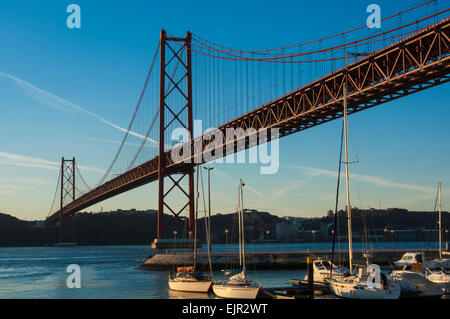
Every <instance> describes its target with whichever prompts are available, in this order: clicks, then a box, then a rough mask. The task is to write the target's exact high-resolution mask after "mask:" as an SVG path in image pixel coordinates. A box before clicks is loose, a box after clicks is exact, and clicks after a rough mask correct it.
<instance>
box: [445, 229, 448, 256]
mask: <svg viewBox="0 0 450 319" xmlns="http://www.w3.org/2000/svg"><path fill="white" fill-rule="evenodd" d="M445 250H447V251H448V229H446V230H445Z"/></svg>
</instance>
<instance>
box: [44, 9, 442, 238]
mask: <svg viewBox="0 0 450 319" xmlns="http://www.w3.org/2000/svg"><path fill="white" fill-rule="evenodd" d="M434 3H435V1H428V2H425V3H423V4H420V5H418V6H416V7H414V8H410V9H408V10H405V11H403V12H401V13H398V14H396V15H393V16H390V17H387V18H385V19H383V20H381V21H382V22H383V24H384V25H386V24H388V23H389V22H393V21H395V20H397V23H396V25H395V26H393V27H391V28H383V29H372V28H368V26H362V27H360V28H356V29H353V30H350V31H347V32H343V33H340V34H337V35H333V36H329V37H326V38H324V39H320V40H315V41H309V42H306V43H302V44H296V45H292V46H287V47H284V48H277V49H266V50H256V51H245V50H236V49H232V48H228V47H226V46H223V45H219V44H216V43H213V42H211V41H208V40H205V39H203V38H201V37H199V36H197V35H193V34H191V33H190V32H188V33H186V36H185V37H183V38H179V37H175V36H172V35H170V34H168V33H166V32H165V31H164V30H163V31H161V36H160V41H159V43H158V46H157V49H156V52H155V54H154V57H153V61H152V63H151V67H150V70H149V72H148V76H147V78H146V81H145V84H144V88H143V90H142V92H141V94H140V97H139V100H138V103H137V106H136V108H135V111H134V113H133V116H132V119H131V121H130V124H129V126H128V129H127V132H126V133H125V135H124V138H123V140H122V143H121V145H120V147H119V149H118V151H117V153H116V155H115V156H114V158H113V160H112V163H111V165H110V166H109V168H108V169H107V170H106V172H105V174H104V176H103V177H102V178H101V179H100V181H99V182H98V183H97V184H96V185H95V186H93V187H91V186H89V185H88V183H86V181H85V179H84V178H83V176H82V175H81V172H80V171H79V169H78V166H77V165H76V162H75V159H73V160H70V161H67V160H65V159H64V158H63V159H62V162H61V172H60V176H59V180H58V183H57V185H58V186H57V190H56V192H55V197H54V200H53V204H52V208H51V209H50V213H49V216H48V217H47V219H46V222H45V224H46V226H54V225H59V231H60V232H59V236H60V238H59V240H60V241H61V240H62V239H63V227H62V225H63V223H62V222H63V219H65V218H66V217H68V216H73V215H74V214H75V213H76V212H78V211H80V210H82V209H85V208H87V207H89V206H91V205H94V204H96V203H99V202H101V201H103V200H105V199H108V198H111V197H114V196H116V195H119V194H122V193H124V192H127V191H129V190H132V189H134V188H137V187H139V186H142V185H145V184H148V183H151V182H155V181H158V229H157V236H158V238H162V237H164V228H165V226H166V225H164V222H163V217H164V214H165V213H169V214H170V215H172V216H173V218H172V220H180V216H181V215H182V214H186V213H187V215H188V221H189V222H188V225H187V228H188V230H192V228H193V225H194V208H195V207H194V194H195V191H194V170H195V168H196V165H200V164H203V163H205V162H207V161H209V160H210V159H208V158H204V157H203V156H202V155H203V154H205V153H206V152H208V153H209V154H213V159H215V158H220V157H222V156H224V154H226V155H230V152H231V153H237V152H240V151H243V150H245V149H248V148H251V147H254V146H256V145H259V144H261V143H266V142H270V141H271V140H272V139H274V138H281V137H284V136H287V135H290V134H293V133H296V132H300V131H303V130H305V129H308V128H310V127H314V126H317V125H320V124H323V123H326V122H329V121H332V120H334V119H338V118H340V117H342V116H343V98H344V93H345V91H346V93H347V100H348V113H349V114H352V113H355V112H359V111H362V110H366V109H368V108H371V107H373V106H376V105H380V104H383V103H386V102H389V101H392V100H395V99H398V98H401V97H404V96H407V95H410V94H414V93H418V92H420V91H422V90H425V89H427V88H431V87H434V86H437V85H440V84H444V83H446V82H448V81H449V80H450V76H449V74H450V63H449V61H450V56H449V55H450V19H449V18H448V17H447V15H448V11H449V10H450V9H447V8H446V9H444V10H441V11H438V10H437V8H436V7H435V8H434V9H435V10H434V13H433V14H431V15H429V14H427V15H426V16H424V17H417V15H418V14H417V12H418V11H419V10H420V9H421V8H422V9H423V8H425V7H427V6H430V5H432V4H434ZM427 13H428V11H427ZM394 18H397V19H394ZM404 20H408V21H404ZM349 52H353V53H351V54H349ZM354 52H356V54H355V53H354ZM158 57H159V64H160V72H159V74H158V73H157V72H154V71H153V69H154V66H155V64H156V61H157V60H158ZM356 57H357V59H356ZM348 59H352V60H353V61H350V63H348V62H349V61H348ZM303 83H307V84H303ZM264 101H270V102H268V103H264ZM150 112H151V113H150ZM152 114H154V115H153V117H152V116H151V115H152ZM194 118H196V119H202V120H203V123H204V124H206V125H207V126H208V127H214V128H215V131H219V132H221V133H223V134H222V135H221V136H223V139H220V140H215V141H214V142H215V143H210V142H211V134H210V133H205V134H202V133H200V134H199V133H197V134H195V130H194V129H195V128H194ZM139 119H141V123H140V124H138V123H139ZM142 119H144V120H142ZM146 121H150V122H146ZM139 125H141V126H142V128H141V130H140V131H141V132H140V133H139V132H138V131H139V130H138V126H139ZM179 127H182V128H184V129H185V130H186V131H187V132H189V134H190V135H189V136H190V137H192V139H188V140H187V141H185V142H184V144H182V145H184V146H186V145H187V146H188V149H189V150H190V152H186V153H183V155H182V157H181V158H180V159H178V160H174V159H173V156H171V154H172V150H173V149H174V148H173V146H172V145H171V143H172V142H173V141H172V140H171V136H170V133H171V132H172V131H173V130H174V129H175V128H179ZM271 128H276V129H278V131H279V134H278V135H277V136H271V135H270V134H269V135H267V137H266V138H265V139H259V140H256V143H255V142H254V141H255V140H254V139H252V136H253V135H255V134H259V133H260V132H262V131H265V130H267V129H271ZM227 129H235V130H236V129H242V131H244V132H245V133H244V134H243V135H240V136H233V137H232V138H227ZM132 138H134V139H138V140H139V141H140V143H137V146H138V148H137V151H136V153H135V155H134V156H132V157H128V156H126V155H124V153H126V151H124V150H125V149H126V148H127V147H130V145H132V143H131V142H129V140H130V139H132ZM212 144H213V146H211V145H212ZM199 145H200V146H201V147H199ZM123 158H124V159H123ZM122 159H123V165H122V166H123V167H122V168H121V167H119V166H120V161H121V160H122ZM114 171H115V172H118V173H116V174H113V172H114ZM75 173H78V174H77V176H79V178H77V181H78V180H80V181H81V182H82V184H84V186H85V188H86V189H85V190H81V189H80V187H79V186H77V185H76V184H75V175H76V174H75ZM165 180H168V181H170V182H171V184H172V185H171V187H169V188H166V186H167V185H165V183H164V181H165ZM58 192H59V195H60V196H59V201H60V203H59V207H58V208H57V209H53V207H54V204H55V199H56V198H57V197H58V196H57V194H58ZM175 192H178V194H180V195H181V196H182V198H185V201H184V204H183V205H182V206H181V207H178V208H174V205H172V204H171V200H170V198H171V197H170V196H169V195H170V194H172V193H175ZM76 194H78V195H79V196H78V197H77V196H76ZM172 220H171V221H170V222H172Z"/></svg>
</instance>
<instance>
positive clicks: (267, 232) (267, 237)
mask: <svg viewBox="0 0 450 319" xmlns="http://www.w3.org/2000/svg"><path fill="white" fill-rule="evenodd" d="M269 236H270V230H268V229H267V230H266V242H267V251H269Z"/></svg>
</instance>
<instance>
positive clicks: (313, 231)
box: [311, 229, 317, 252]
mask: <svg viewBox="0 0 450 319" xmlns="http://www.w3.org/2000/svg"><path fill="white" fill-rule="evenodd" d="M311 233H312V236H313V252H314V251H315V234H316V233H317V230H314V229H313V230H312V231H311Z"/></svg>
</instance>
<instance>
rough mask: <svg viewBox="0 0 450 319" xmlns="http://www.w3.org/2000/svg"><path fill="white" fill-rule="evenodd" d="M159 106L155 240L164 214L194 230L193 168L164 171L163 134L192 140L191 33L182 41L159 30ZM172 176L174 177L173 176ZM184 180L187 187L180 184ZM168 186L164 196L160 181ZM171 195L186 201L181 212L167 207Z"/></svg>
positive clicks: (189, 166)
mask: <svg viewBox="0 0 450 319" xmlns="http://www.w3.org/2000/svg"><path fill="white" fill-rule="evenodd" d="M160 40H161V42H160V59H161V61H160V68H161V69H160V105H159V161H158V229H157V237H158V238H163V237H164V228H165V226H167V225H168V224H167V225H165V224H164V211H165V210H166V211H168V212H170V215H172V218H171V219H170V221H169V223H171V222H172V221H173V220H178V221H180V222H181V223H182V224H183V225H185V226H184V227H186V228H188V229H187V230H188V231H189V234H192V230H193V227H194V218H195V217H194V167H193V165H189V164H188V165H184V166H183V169H181V170H177V171H176V172H173V171H169V170H168V169H167V166H166V165H167V162H168V158H166V156H167V155H166V150H165V148H166V145H167V144H166V143H165V137H170V135H167V136H166V133H169V134H170V133H171V132H168V130H170V129H171V128H173V127H174V126H178V127H182V128H184V129H185V130H187V131H188V132H189V134H190V136H191V137H192V136H193V118H192V117H193V114H192V68H191V65H192V64H191V33H190V32H187V33H186V37H185V38H175V37H169V36H167V33H166V31H165V30H161V38H160ZM175 175H176V176H175ZM186 176H187V179H188V181H187V186H183V185H182V184H181V182H182V180H183V179H184V178H185V177H186ZM165 178H168V179H170V181H171V182H172V187H170V188H169V189H168V190H167V192H165V191H164V179H165ZM174 191H178V193H181V196H182V197H186V203H185V204H182V206H181V209H178V208H177V209H174V208H173V205H172V206H171V205H169V198H168V195H169V194H170V193H172V192H174ZM186 209H188V212H189V222H188V223H187V224H186V223H185V221H182V220H181V219H180V214H181V213H183V212H184V211H185V210H186Z"/></svg>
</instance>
